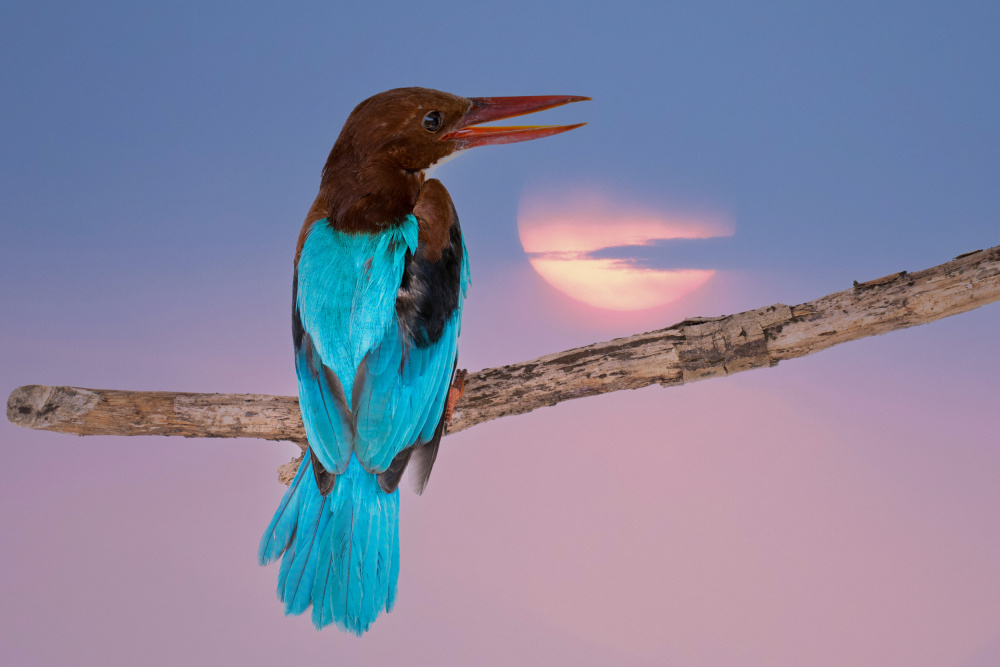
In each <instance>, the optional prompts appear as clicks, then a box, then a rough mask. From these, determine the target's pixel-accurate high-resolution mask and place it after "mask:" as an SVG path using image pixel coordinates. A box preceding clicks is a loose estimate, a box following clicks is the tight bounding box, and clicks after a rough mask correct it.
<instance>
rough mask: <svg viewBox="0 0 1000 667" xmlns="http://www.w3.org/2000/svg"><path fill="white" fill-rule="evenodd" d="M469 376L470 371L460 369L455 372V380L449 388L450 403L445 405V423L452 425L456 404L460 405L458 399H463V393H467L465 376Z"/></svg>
mask: <svg viewBox="0 0 1000 667" xmlns="http://www.w3.org/2000/svg"><path fill="white" fill-rule="evenodd" d="M468 374H469V371H467V370H465V369H464V368H459V369H457V370H456V371H455V379H454V380H453V381H452V383H451V387H449V388H448V401H447V403H445V405H444V423H445V424H451V417H452V413H453V412H454V411H455V404H456V403H458V399H460V398H461V397H462V392H464V391H465V376H467V375H468Z"/></svg>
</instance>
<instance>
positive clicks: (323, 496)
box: [258, 88, 589, 635]
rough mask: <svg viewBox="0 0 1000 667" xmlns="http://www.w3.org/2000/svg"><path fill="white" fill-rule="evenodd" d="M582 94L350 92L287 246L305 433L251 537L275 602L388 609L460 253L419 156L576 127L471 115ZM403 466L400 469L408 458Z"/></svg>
mask: <svg viewBox="0 0 1000 667" xmlns="http://www.w3.org/2000/svg"><path fill="white" fill-rule="evenodd" d="M585 99H589V98H586V97H575V96H566V95H561V96H539V97H478V98H477V97H473V98H465V97H459V96H457V95H451V94H448V93H442V92H439V91H436V90H429V89H427V88H398V89H395V90H390V91H387V92H384V93H380V94H378V95H375V96H374V97H371V98H369V99H367V100H365V101H364V102H362V103H361V104H359V105H358V106H357V107H356V108H355V109H354V111H353V112H352V113H351V115H350V117H349V118H348V119H347V122H346V123H345V124H344V127H343V130H341V133H340V137H339V138H338V139H337V141H336V143H335V144H334V146H333V150H332V151H331V152H330V156H329V158H328V159H327V161H326V166H325V167H324V168H323V175H322V180H321V182H320V189H319V195H318V196H317V197H316V200H315V201H314V202H313V205H312V207H311V208H310V209H309V213H308V215H307V216H306V220H305V224H304V225H303V226H302V232H301V234H300V235H299V241H298V247H297V248H296V251H295V277H294V280H293V286H292V335H293V340H294V345H295V372H296V375H297V376H298V386H299V405H300V407H301V410H302V421H303V423H304V424H305V430H306V437H307V439H308V441H309V449H308V452H307V455H306V456H304V457H303V460H302V464H301V465H300V467H299V470H298V473H297V474H296V475H295V479H294V480H293V481H292V483H291V485H290V486H289V488H288V491H287V492H286V493H285V496H284V498H282V500H281V505H280V506H279V507H278V510H277V512H276V513H275V515H274V518H273V519H272V520H271V524H270V525H269V526H268V528H267V531H266V532H265V533H264V537H263V538H262V539H261V543H260V549H259V551H258V558H259V560H260V562H261V564H262V565H265V564H267V563H269V562H271V561H272V560H275V559H276V558H278V557H279V556H281V557H282V558H281V569H280V572H279V575H278V597H279V599H281V601H282V602H284V604H285V613H286V614H301V613H302V612H304V611H305V610H306V609H308V608H309V606H310V605H311V606H312V620H313V623H314V624H315V625H316V627H317V628H322V627H323V626H326V625H329V624H330V623H336V624H337V625H338V626H339V627H341V628H342V629H344V630H347V631H350V632H353V633H355V634H358V635H361V634H362V633H363V632H365V631H366V630H367V629H368V628H369V626H370V625H371V623H372V622H373V621H374V620H375V619H376V618H377V617H378V615H379V614H380V613H381V612H382V610H383V609H384V610H385V611H391V610H392V607H393V604H394V603H395V599H396V580H397V578H398V574H399V491H398V489H397V487H398V485H399V481H400V478H401V477H402V474H403V471H404V470H405V469H406V467H407V464H409V463H413V464H414V471H413V472H415V475H414V482H415V486H416V490H417V492H418V493H420V492H422V491H423V488H424V486H425V485H426V483H427V479H428V477H429V476H430V473H431V468H432V467H433V465H434V459H435V457H436V456H437V450H438V444H439V443H440V441H441V435H442V433H443V430H444V428H445V427H446V420H447V419H448V415H446V412H448V411H447V410H446V403H448V401H449V389H450V387H451V383H452V376H453V374H454V372H455V364H456V359H457V354H458V348H457V343H458V334H459V329H460V328H461V319H462V302H463V300H464V298H465V293H466V288H467V286H468V283H469V263H468V257H467V255H466V251H465V244H464V242H463V240H462V231H461V228H460V227H459V224H458V215H457V214H456V212H455V207H454V205H453V204H452V201H451V196H450V195H449V194H448V191H447V190H446V189H445V188H444V185H442V184H441V181H439V180H437V179H433V178H427V177H426V174H427V172H428V170H429V169H430V168H431V167H432V166H434V165H436V164H438V163H440V162H441V161H442V160H444V159H446V158H448V157H450V156H452V155H454V154H455V153H457V152H458V151H461V150H465V149H468V148H473V147H476V146H485V145H489V144H506V143H514V142H518V141H527V140H529V139H537V138H540V137H547V136H550V135H553V134H558V133H560V132H565V131H567V130H571V129H574V128H576V127H580V125H564V126H519V127H478V125H479V124H480V123H484V122H489V121H493V120H501V119H504V118H510V117H513V116H520V115H523V114H527V113H532V112H534V111H541V110H543V109H550V108H552V107H556V106H560V105H563V104H568V103H570V102H577V101H580V100H585ZM411 474H412V473H411Z"/></svg>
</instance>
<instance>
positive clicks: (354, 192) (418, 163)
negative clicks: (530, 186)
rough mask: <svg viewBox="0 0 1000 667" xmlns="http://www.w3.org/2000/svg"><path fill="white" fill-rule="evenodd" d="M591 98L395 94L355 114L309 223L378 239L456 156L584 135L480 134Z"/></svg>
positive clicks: (550, 129) (540, 129)
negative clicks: (499, 123)
mask: <svg viewBox="0 0 1000 667" xmlns="http://www.w3.org/2000/svg"><path fill="white" fill-rule="evenodd" d="M586 99H590V98H587V97H578V96H568V95H558V96H556V95H552V96H539V97H471V98H467V97H459V96H458V95H452V94H450V93H443V92H441V91H438V90H431V89H429V88H396V89H394V90H388V91H386V92H384V93H379V94H378V95H374V96H372V97H369V98H368V99H367V100H365V101H364V102H362V103H361V104H359V105H358V106H357V107H355V109H354V111H353V112H351V115H350V117H348V119H347V122H346V123H344V128H343V130H341V132H340V137H339V138H338V139H337V142H336V143H335V144H334V146H333V150H332V151H331V152H330V157H329V158H328V159H327V162H326V166H325V167H324V169H323V179H322V183H321V185H320V192H319V196H318V197H317V199H316V202H315V203H314V204H313V208H312V209H311V210H310V212H309V217H308V218H307V220H306V223H307V224H309V223H311V222H314V221H316V220H319V219H321V218H326V217H328V218H330V220H331V221H332V222H333V224H334V225H335V226H336V227H337V228H338V229H341V230H344V231H355V232H357V231H373V230H375V229H378V228H380V227H383V226H385V225H388V224H392V223H393V222H395V221H396V220H399V219H401V218H403V217H404V216H406V215H407V214H408V213H410V212H411V211H412V210H413V206H414V204H415V203H416V200H417V195H418V193H419V192H420V186H421V185H422V184H423V182H424V173H425V172H426V171H427V170H428V169H429V168H430V167H431V166H433V165H434V164H436V163H438V162H440V161H441V160H443V159H445V158H447V157H449V156H451V155H452V154H454V153H456V152H458V151H461V150H465V149H468V148H473V147H475V146H484V145H488V144H505V143H514V142H518V141H528V140H530V139H538V138H540V137H547V136H551V135H553V134H558V133H560V132H566V131H567V130H572V129H574V128H577V127H580V126H581V125H583V124H584V123H580V124H577V125H563V126H519V127H474V126H475V125H477V124H479V123H485V122H489V121H493V120H501V119H504V118H511V117H514V116H520V115H523V114H528V113H532V112H534V111H541V110H543V109H551V108H552V107H557V106H561V105H563V104H568V103H570V102H578V101H581V100H586Z"/></svg>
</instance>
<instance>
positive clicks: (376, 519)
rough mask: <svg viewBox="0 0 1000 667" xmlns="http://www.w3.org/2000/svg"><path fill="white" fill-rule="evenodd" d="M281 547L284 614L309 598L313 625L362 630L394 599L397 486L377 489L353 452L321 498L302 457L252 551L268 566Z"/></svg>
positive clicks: (295, 610)
mask: <svg viewBox="0 0 1000 667" xmlns="http://www.w3.org/2000/svg"><path fill="white" fill-rule="evenodd" d="M282 554H284V556H283V557H282V559H281V570H280V572H279V574H278V598H279V599H280V600H281V601H282V602H284V603H285V613H286V614H301V613H302V612H304V611H305V610H306V609H308V608H309V605H312V620H313V624H314V625H315V626H316V627H317V628H322V627H324V626H326V625H329V624H330V623H336V624H337V626H338V627H340V628H341V629H342V630H346V631H348V632H353V633H354V634H356V635H358V636H360V635H361V634H362V633H364V632H365V631H366V630H367V629H368V627H369V626H370V625H371V624H372V622H373V621H374V620H375V619H376V618H378V615H379V614H381V613H382V610H383V609H384V610H386V611H387V612H388V611H392V607H393V605H394V604H395V602H396V580H397V578H398V577H399V491H398V490H396V491H394V492H393V493H390V494H387V493H385V492H384V491H382V489H381V488H380V487H379V485H378V479H377V478H376V476H375V475H373V474H372V473H370V472H367V471H366V470H365V469H364V468H362V467H361V464H360V463H359V462H358V459H357V458H356V457H355V456H354V455H353V454H351V462H350V464H349V465H348V466H347V470H346V471H344V473H343V474H341V475H338V476H337V480H336V482H335V483H334V485H333V490H332V491H330V494H329V495H328V496H326V497H325V498H324V497H323V495H322V494H320V492H319V488H318V487H317V486H316V480H315V478H314V476H313V472H312V461H311V460H310V457H309V456H308V455H306V456H304V457H303V460H302V465H300V466H299V471H298V473H296V475H295V479H294V480H292V483H291V485H290V486H289V487H288V491H286V492H285V497H284V498H282V499H281V505H279V506H278V511H277V512H275V514H274V518H273V519H271V525H269V526H268V527H267V531H266V532H265V533H264V537H263V538H261V541H260V549H259V550H258V552H257V558H258V560H259V561H260V564H261V565H267V564H268V563H270V562H271V561H273V560H275V559H277V558H278V556H281V555H282Z"/></svg>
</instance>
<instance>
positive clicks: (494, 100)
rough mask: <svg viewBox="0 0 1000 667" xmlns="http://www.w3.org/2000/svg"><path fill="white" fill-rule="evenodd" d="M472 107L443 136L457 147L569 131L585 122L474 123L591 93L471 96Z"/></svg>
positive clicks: (528, 139)
mask: <svg viewBox="0 0 1000 667" xmlns="http://www.w3.org/2000/svg"><path fill="white" fill-rule="evenodd" d="M469 99H470V100H471V101H472V107H471V108H470V109H469V110H468V111H466V112H465V115H464V116H462V117H461V118H460V119H459V121H458V123H457V124H456V125H455V127H454V128H452V130H451V132H449V133H448V134H445V135H444V136H442V137H441V139H442V140H451V141H454V142H455V143H456V144H458V150H464V149H466V148H475V147H476V146H487V145H490V144H513V143H516V142H518V141H530V140H531V139H541V138H542V137H551V136H552V135H553V134H559V133H561V132H568V131H570V130H575V129H576V128H578V127H582V126H584V125H586V123H577V124H576V125H518V126H514V127H496V126H493V127H472V126H473V125H478V124H479V123H488V122H490V121H493V120H503V119H504V118H513V117H515V116H523V115H525V114H529V113H534V112H536V111H543V110H545V109H551V108H553V107H561V106H562V105H564V104H569V103H570V102H582V101H584V100H589V99H590V98H589V97H580V96H579V95H536V96H532V97H470V98H469Z"/></svg>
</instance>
